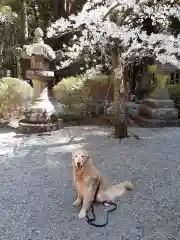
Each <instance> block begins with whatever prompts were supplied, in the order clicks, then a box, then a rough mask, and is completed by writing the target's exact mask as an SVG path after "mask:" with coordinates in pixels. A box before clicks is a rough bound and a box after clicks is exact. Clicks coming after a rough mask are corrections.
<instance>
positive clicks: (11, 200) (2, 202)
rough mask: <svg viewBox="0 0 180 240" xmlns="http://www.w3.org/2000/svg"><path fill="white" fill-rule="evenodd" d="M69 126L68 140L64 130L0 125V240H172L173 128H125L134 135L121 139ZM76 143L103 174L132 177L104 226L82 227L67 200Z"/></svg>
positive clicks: (178, 172) (176, 225) (178, 181)
mask: <svg viewBox="0 0 180 240" xmlns="http://www.w3.org/2000/svg"><path fill="white" fill-rule="evenodd" d="M70 131H71V134H72V136H74V139H73V141H72V142H71V143H68V141H69V133H68V131H67V129H64V130H63V131H57V132H54V133H53V134H52V135H50V136H48V135H44V136H31V137H29V136H17V135H16V134H14V133H12V132H9V133H4V134H3V129H2V131H1V133H0V148H1V151H0V240H60V239H64V240H67V239H69V240H78V239H82V240H90V239H91V240H106V239H110V240H120V239H122V240H141V239H142V240H166V239H170V240H178V239H180V204H179V202H180V128H166V129H153V130H151V129H136V128H132V129H130V131H131V132H133V133H136V134H139V135H140V136H142V139H141V140H134V139H125V140H123V141H122V142H121V143H119V141H118V140H115V139H112V138H111V137H108V136H107V134H108V133H109V132H110V129H101V128H98V127H94V128H91V129H88V127H86V128H83V127H78V128H77V127H74V128H70ZM81 145H82V146H85V147H86V148H87V149H88V150H89V151H90V153H91V155H92V157H94V158H95V159H96V161H97V165H98V166H99V167H100V168H101V170H102V171H104V174H105V175H106V176H107V177H108V178H109V180H111V181H113V182H117V181H121V180H128V179H130V178H132V179H134V181H135V182H136V188H135V190H134V191H133V192H131V193H128V194H127V195H125V196H123V197H122V198H121V199H119V201H118V209H117V210H116V212H114V213H111V214H110V217H109V225H108V226H107V227H106V228H102V229H101V228H92V227H90V226H88V225H87V223H86V222H85V221H84V220H79V219H78V210H77V209H76V208H74V207H73V206H72V202H73V200H74V193H75V191H74V186H73V183H72V177H71V151H72V150H73V149H74V148H76V147H78V146H81ZM97 211H98V209H97ZM101 213H102V214H103V212H101ZM102 214H101V216H103V215H102Z"/></svg>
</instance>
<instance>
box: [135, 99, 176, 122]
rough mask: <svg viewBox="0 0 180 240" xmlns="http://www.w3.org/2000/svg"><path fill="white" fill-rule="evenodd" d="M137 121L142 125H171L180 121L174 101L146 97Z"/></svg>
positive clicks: (139, 110)
mask: <svg viewBox="0 0 180 240" xmlns="http://www.w3.org/2000/svg"><path fill="white" fill-rule="evenodd" d="M135 121H136V123H137V124H138V125H140V126H142V127H167V126H169V127H170V126H177V125H178V124H179V123H180V120H179V119H178V111H177V109H176V108H174V103H173V101H172V100H157V99H145V100H144V103H143V104H141V105H140V106H139V109H138V115H137V116H136V118H135Z"/></svg>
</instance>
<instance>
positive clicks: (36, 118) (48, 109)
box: [19, 28, 62, 133]
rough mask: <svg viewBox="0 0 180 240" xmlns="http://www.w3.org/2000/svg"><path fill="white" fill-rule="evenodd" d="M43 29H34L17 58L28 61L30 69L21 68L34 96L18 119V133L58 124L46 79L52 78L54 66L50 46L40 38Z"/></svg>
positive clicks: (46, 129) (35, 130)
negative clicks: (29, 39) (31, 83)
mask: <svg viewBox="0 0 180 240" xmlns="http://www.w3.org/2000/svg"><path fill="white" fill-rule="evenodd" d="M43 35H44V34H43V31H42V29H41V28H36V29H35V31H34V36H35V39H34V40H35V43H34V44H31V45H25V46H24V47H23V49H22V53H21V60H26V61H29V64H28V65H29V66H30V69H26V70H25V77H26V78H27V79H32V82H33V88H34V98H33V102H32V105H31V107H30V108H29V109H26V110H25V112H24V116H25V117H24V118H23V119H21V120H20V122H19V131H20V132H22V133H39V132H48V131H53V130H57V129H59V128H61V127H62V120H60V119H58V114H57V112H56V110H55V107H54V106H53V104H52V103H51V101H50V98H49V95H48V94H49V93H48V83H49V82H50V81H51V82H52V81H54V70H53V69H52V67H51V65H52V63H53V61H54V60H55V53H54V51H53V50H52V48H51V47H50V46H48V45H46V44H44V41H43Z"/></svg>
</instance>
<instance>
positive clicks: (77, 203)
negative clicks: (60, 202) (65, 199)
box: [73, 198, 82, 207]
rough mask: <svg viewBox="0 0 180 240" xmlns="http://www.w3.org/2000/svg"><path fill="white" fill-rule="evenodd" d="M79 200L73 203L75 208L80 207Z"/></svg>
mask: <svg viewBox="0 0 180 240" xmlns="http://www.w3.org/2000/svg"><path fill="white" fill-rule="evenodd" d="M81 203H82V202H81V199H79V198H77V199H76V200H75V201H74V202H73V206H75V207H79V206H80V205H81Z"/></svg>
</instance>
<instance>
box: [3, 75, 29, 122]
mask: <svg viewBox="0 0 180 240" xmlns="http://www.w3.org/2000/svg"><path fill="white" fill-rule="evenodd" d="M32 97H33V89H32V87H31V86H30V85H29V84H28V83H27V82H25V81H23V80H20V79H17V78H11V77H6V78H2V79H1V80H0V118H1V119H2V118H3V119H8V118H9V117H16V116H15V115H18V113H19V110H20V109H21V108H24V107H28V105H29V104H30V103H31V101H32Z"/></svg>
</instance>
